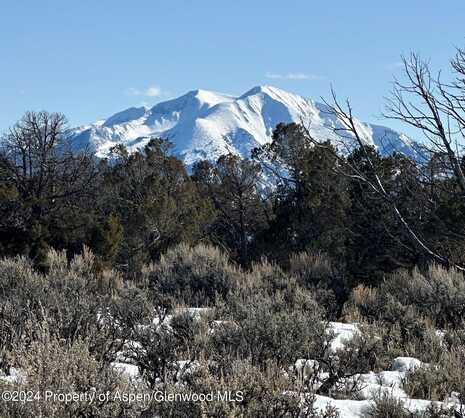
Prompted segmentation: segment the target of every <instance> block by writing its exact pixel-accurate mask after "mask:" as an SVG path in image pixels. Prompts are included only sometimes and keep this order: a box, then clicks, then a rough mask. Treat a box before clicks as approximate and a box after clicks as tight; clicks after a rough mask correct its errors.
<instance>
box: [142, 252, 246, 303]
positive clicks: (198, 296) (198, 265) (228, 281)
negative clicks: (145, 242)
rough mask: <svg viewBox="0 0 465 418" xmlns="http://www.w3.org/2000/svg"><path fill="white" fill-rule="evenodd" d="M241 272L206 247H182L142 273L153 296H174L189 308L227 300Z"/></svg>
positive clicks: (226, 258) (165, 255)
mask: <svg viewBox="0 0 465 418" xmlns="http://www.w3.org/2000/svg"><path fill="white" fill-rule="evenodd" d="M239 274H240V271H239V270H238V269H237V268H236V267H235V266H233V265H231V264H230V262H229V260H228V257H227V256H226V255H225V254H223V253H222V252H221V251H220V250H219V249H217V248H215V247H212V246H207V245H203V244H199V245H196V246H195V247H190V246H188V245H187V244H180V245H178V246H176V247H174V248H172V249H170V250H168V251H167V252H166V253H165V254H164V255H162V257H161V258H160V261H159V262H158V263H156V264H151V265H149V266H148V267H146V268H145V269H144V271H143V280H144V281H146V282H147V283H148V285H149V287H150V289H151V291H152V293H153V294H157V293H161V294H164V295H170V296H175V297H176V298H177V299H178V300H180V301H184V302H185V303H186V304H187V305H188V306H205V305H210V304H213V303H214V302H215V300H216V298H217V297H220V298H226V296H227V294H228V293H229V291H230V290H231V288H232V286H233V284H234V282H235V280H236V278H237V276H238V275H239Z"/></svg>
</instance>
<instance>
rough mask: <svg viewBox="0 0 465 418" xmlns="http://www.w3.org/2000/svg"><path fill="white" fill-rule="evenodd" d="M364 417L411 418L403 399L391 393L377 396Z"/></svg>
mask: <svg viewBox="0 0 465 418" xmlns="http://www.w3.org/2000/svg"><path fill="white" fill-rule="evenodd" d="M363 417H364V418H410V417H411V414H410V413H409V412H408V410H407V409H405V407H404V405H403V404H402V401H400V400H399V399H396V398H393V397H391V396H389V395H380V396H378V397H377V398H375V401H374V404H373V405H372V406H371V407H370V408H368V410H367V411H366V412H365V413H364V416H363Z"/></svg>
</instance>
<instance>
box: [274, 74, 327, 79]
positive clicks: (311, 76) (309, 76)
mask: <svg viewBox="0 0 465 418" xmlns="http://www.w3.org/2000/svg"><path fill="white" fill-rule="evenodd" d="M265 77H266V78H271V79H273V80H324V78H325V77H323V76H320V75H316V74H308V73H300V72H298V73H286V74H279V73H271V72H268V73H266V74H265Z"/></svg>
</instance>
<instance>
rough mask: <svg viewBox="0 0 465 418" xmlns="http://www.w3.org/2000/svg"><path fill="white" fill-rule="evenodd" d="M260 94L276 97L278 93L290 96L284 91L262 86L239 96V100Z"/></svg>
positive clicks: (265, 85) (266, 85)
mask: <svg viewBox="0 0 465 418" xmlns="http://www.w3.org/2000/svg"><path fill="white" fill-rule="evenodd" d="M260 93H263V94H268V95H276V94H280V93H285V94H290V93H288V92H286V91H285V90H281V89H279V88H278V87H274V86H270V85H268V84H262V85H258V86H255V87H252V88H251V89H250V90H248V91H247V92H245V93H244V94H243V95H242V96H241V98H245V97H248V96H254V95H256V94H260Z"/></svg>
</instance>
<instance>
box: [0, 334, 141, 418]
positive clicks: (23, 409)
mask: <svg viewBox="0 0 465 418" xmlns="http://www.w3.org/2000/svg"><path fill="white" fill-rule="evenodd" d="M37 326H38V328H39V329H38V332H37V339H36V340H35V341H33V342H32V343H31V344H30V345H29V346H28V347H27V348H26V347H25V346H24V345H18V346H16V347H15V349H14V350H13V356H14V364H15V366H16V367H18V368H19V369H20V370H21V373H22V374H23V375H24V376H25V378H24V379H22V380H20V381H17V382H14V383H10V384H8V383H3V388H2V389H3V390H10V391H13V390H17V391H32V393H34V394H35V393H40V395H41V398H38V397H37V398H34V399H33V400H32V401H28V402H1V403H0V415H1V416H2V417H5V418H22V417H24V418H29V417H38V416H47V417H64V416H82V417H91V416H92V417H102V418H103V417H121V416H125V417H132V416H136V415H133V414H132V411H131V408H130V407H129V406H128V404H123V403H119V402H115V401H114V399H113V398H112V397H110V398H109V399H108V401H107V400H105V401H102V402H97V401H95V402H89V401H86V400H82V401H76V402H68V403H65V402H60V401H57V400H53V399H52V400H50V399H49V400H46V399H44V395H45V391H50V392H51V393H54V394H59V393H64V394H65V393H88V394H90V393H92V392H95V393H96V394H100V393H106V392H107V391H110V392H112V393H114V392H116V391H117V390H119V391H121V392H128V391H130V389H131V386H130V383H129V382H128V381H126V380H125V379H124V378H122V377H121V376H120V374H119V373H117V372H116V371H115V370H113V369H112V368H111V367H109V366H108V365H107V364H104V363H102V362H99V361H98V360H96V359H95V358H94V357H93V356H92V355H91V353H90V349H89V343H88V341H87V340H85V339H80V338H79V339H76V340H74V341H73V342H72V343H70V342H67V341H64V340H62V339H58V338H57V337H56V336H54V335H53V334H52V333H50V331H49V330H48V327H47V325H45V326H44V327H41V326H40V325H37ZM132 389H133V390H134V388H133V387H132ZM123 413H124V415H123Z"/></svg>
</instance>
